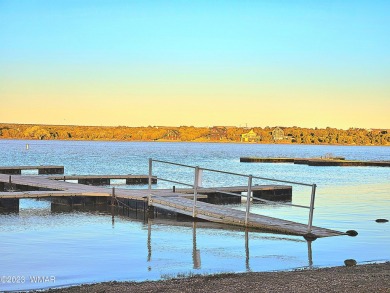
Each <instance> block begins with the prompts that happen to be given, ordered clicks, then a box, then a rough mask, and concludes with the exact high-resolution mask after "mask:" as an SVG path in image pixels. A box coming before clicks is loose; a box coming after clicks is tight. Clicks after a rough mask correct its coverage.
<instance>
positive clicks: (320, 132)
mask: <svg viewBox="0 0 390 293" xmlns="http://www.w3.org/2000/svg"><path fill="white" fill-rule="evenodd" d="M251 129H252V130H253V131H254V132H255V133H256V135H257V139H256V143H286V144H342V145H390V131H389V130H388V129H362V128H350V129H347V130H343V129H336V128H330V127H327V128H324V129H320V128H314V129H313V128H301V127H296V126H294V127H280V129H281V130H282V131H281V133H282V134H283V135H282V136H280V135H279V136H278V137H275V132H274V129H275V127H264V128H261V127H254V128H251ZM251 129H248V128H245V127H210V128H209V127H193V126H180V127H161V126H148V127H126V126H117V127H107V126H72V125H69V126H68V125H29V124H5V123H3V124H1V123H0V139H38V140H119V141H198V142H207V141H210V142H216V141H218V142H240V141H242V139H241V138H242V134H244V133H248V132H249V131H250V130H251ZM279 133H280V131H279Z"/></svg>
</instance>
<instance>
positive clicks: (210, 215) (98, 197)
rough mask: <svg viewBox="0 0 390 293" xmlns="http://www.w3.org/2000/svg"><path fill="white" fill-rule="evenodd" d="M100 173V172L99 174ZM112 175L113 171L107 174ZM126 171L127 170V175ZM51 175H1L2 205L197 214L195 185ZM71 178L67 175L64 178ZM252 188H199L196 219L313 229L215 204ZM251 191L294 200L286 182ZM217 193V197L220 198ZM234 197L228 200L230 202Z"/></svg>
mask: <svg viewBox="0 0 390 293" xmlns="http://www.w3.org/2000/svg"><path fill="white" fill-rule="evenodd" d="M97 176H100V175H97ZM107 176H109V175H107ZM124 176H125V175H124ZM49 177H51V176H28V175H27V176H22V175H6V174H0V209H3V210H11V211H12V210H13V211H18V210H19V199H23V198H49V199H50V200H51V201H52V203H54V204H65V205H73V204H78V205H80V204H83V205H84V204H95V205H97V204H106V205H107V204H117V205H122V206H123V208H124V207H126V208H134V206H135V208H136V209H137V208H141V209H143V210H144V211H147V212H148V213H150V211H152V213H153V212H155V211H154V210H155V209H156V210H164V211H168V212H173V213H177V214H182V215H187V216H193V214H192V213H193V204H194V200H193V197H194V195H193V193H194V189H192V188H187V189H176V190H175V192H173V190H168V189H152V191H151V192H150V191H149V190H148V189H119V188H117V189H111V188H106V187H98V186H90V185H83V184H77V183H72V182H66V181H63V180H62V181H61V180H53V178H52V179H49ZM65 179H67V176H66V177H65ZM245 191H247V186H233V187H218V188H201V187H199V188H198V189H197V193H198V201H197V202H196V208H195V218H199V219H202V220H207V221H211V222H216V223H222V224H227V225H235V226H241V227H246V228H255V229H261V230H267V231H274V232H279V233H285V234H292V235H302V236H305V235H307V234H308V228H307V225H305V224H301V223H295V222H291V221H286V220H282V219H277V218H272V217H267V216H262V215H258V214H253V213H249V216H248V219H247V221H246V220H245V217H246V213H245V212H244V211H239V210H235V209H232V208H229V207H224V206H221V205H216V204H213V203H214V202H218V201H219V200H222V199H223V198H224V197H225V199H226V198H227V199H229V196H230V198H233V197H234V198H235V200H236V199H237V198H238V199H239V200H240V201H241V193H242V192H245ZM252 194H253V196H256V197H260V198H261V197H264V198H267V200H270V199H272V200H280V199H284V200H285V199H286V198H289V199H290V200H291V195H292V187H291V186H281V185H264V186H263V185H255V186H252ZM216 197H218V198H216ZM228 202H229V201H228ZM311 233H312V234H314V235H315V237H329V236H337V235H346V234H345V233H343V232H339V231H334V230H330V229H324V228H320V227H314V226H312V229H311Z"/></svg>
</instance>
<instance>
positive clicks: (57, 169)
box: [0, 165, 64, 175]
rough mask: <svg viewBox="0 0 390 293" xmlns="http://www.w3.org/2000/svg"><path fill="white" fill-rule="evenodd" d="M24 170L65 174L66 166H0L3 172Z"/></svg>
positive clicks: (18, 172) (0, 171)
mask: <svg viewBox="0 0 390 293" xmlns="http://www.w3.org/2000/svg"><path fill="white" fill-rule="evenodd" d="M22 170H38V174H64V166H53V165H47V166H43V165H41V166H2V167H0V173H1V174H14V175H20V174H22Z"/></svg>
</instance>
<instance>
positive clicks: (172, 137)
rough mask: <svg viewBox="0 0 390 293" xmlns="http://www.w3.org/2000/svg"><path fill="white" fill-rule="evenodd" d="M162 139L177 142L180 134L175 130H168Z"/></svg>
mask: <svg viewBox="0 0 390 293" xmlns="http://www.w3.org/2000/svg"><path fill="white" fill-rule="evenodd" d="M164 138H165V139H168V140H179V139H180V132H179V131H177V130H173V129H168V131H167V133H166V134H165V135H164Z"/></svg>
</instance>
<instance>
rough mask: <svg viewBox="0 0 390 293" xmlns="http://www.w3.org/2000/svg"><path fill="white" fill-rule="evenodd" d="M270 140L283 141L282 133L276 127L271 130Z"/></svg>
mask: <svg viewBox="0 0 390 293" xmlns="http://www.w3.org/2000/svg"><path fill="white" fill-rule="evenodd" d="M272 138H273V140H282V139H284V138H285V137H284V131H283V130H282V129H281V128H279V127H276V128H275V129H274V130H272Z"/></svg>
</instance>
